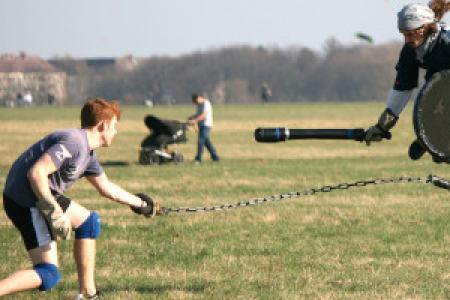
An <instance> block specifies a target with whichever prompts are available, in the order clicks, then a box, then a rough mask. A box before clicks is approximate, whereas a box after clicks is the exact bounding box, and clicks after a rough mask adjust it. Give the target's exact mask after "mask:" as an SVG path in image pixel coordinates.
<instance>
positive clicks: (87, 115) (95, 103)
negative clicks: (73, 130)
mask: <svg viewBox="0 0 450 300" xmlns="http://www.w3.org/2000/svg"><path fill="white" fill-rule="evenodd" d="M120 114H121V110H120V107H119V103H117V101H108V100H105V99H102V98H95V99H89V100H88V101H87V102H86V103H85V104H84V106H83V108H82V109H81V127H82V128H89V127H94V126H95V125H97V124H98V123H100V122H101V121H108V122H110V121H111V120H112V119H113V117H114V116H116V117H117V121H119V120H120Z"/></svg>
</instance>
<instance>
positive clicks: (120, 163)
mask: <svg viewBox="0 0 450 300" xmlns="http://www.w3.org/2000/svg"><path fill="white" fill-rule="evenodd" d="M100 164H101V165H102V167H106V168H107V167H129V166H131V163H130V162H126V161H114V160H110V161H103V162H101V163H100Z"/></svg>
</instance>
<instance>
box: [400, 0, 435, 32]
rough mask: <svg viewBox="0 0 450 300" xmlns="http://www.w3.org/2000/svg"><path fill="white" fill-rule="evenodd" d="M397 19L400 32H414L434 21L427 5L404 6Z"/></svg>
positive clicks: (432, 13) (431, 11)
mask: <svg viewBox="0 0 450 300" xmlns="http://www.w3.org/2000/svg"><path fill="white" fill-rule="evenodd" d="M397 17H398V29H400V30H414V29H417V28H420V27H422V26H423V25H425V24H430V23H434V22H435V21H436V20H435V16H434V12H433V10H431V8H430V7H429V6H428V5H426V4H419V3H415V4H408V5H405V6H404V7H403V8H402V10H401V11H400V12H399V13H398V14H397Z"/></svg>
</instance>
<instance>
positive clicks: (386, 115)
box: [364, 108, 398, 146]
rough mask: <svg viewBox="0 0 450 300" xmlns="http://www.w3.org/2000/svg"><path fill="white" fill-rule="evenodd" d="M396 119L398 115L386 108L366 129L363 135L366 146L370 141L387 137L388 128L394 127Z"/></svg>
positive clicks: (377, 140)
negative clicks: (375, 122)
mask: <svg viewBox="0 0 450 300" xmlns="http://www.w3.org/2000/svg"><path fill="white" fill-rule="evenodd" d="M397 120H398V117H397V116H396V115H394V113H393V112H392V111H391V110H390V109H389V108H386V109H385V111H384V112H383V113H382V114H381V116H380V118H379V119H378V123H377V124H375V125H374V126H372V127H370V128H369V129H368V130H367V132H366V136H365V137H364V141H365V142H366V144H367V146H370V142H379V141H381V140H382V139H383V137H387V136H388V133H389V130H391V128H392V127H394V125H395V124H396V123H397Z"/></svg>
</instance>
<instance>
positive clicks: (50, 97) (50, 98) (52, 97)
mask: <svg viewBox="0 0 450 300" xmlns="http://www.w3.org/2000/svg"><path fill="white" fill-rule="evenodd" d="M47 101H48V105H50V106H53V105H55V95H54V94H53V93H48V96H47Z"/></svg>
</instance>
